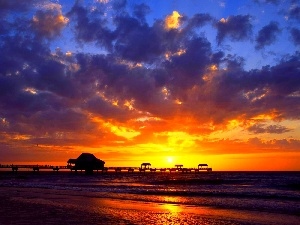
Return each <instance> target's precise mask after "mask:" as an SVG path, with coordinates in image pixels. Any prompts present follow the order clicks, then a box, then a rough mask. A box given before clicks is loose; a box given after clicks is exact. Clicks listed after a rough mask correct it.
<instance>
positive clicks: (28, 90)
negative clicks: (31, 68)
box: [24, 87, 37, 95]
mask: <svg viewBox="0 0 300 225" xmlns="http://www.w3.org/2000/svg"><path fill="white" fill-rule="evenodd" d="M24 91H25V92H28V93H30V94H33V95H36V94H37V90H36V89H35V88H31V87H27V88H25V89H24Z"/></svg>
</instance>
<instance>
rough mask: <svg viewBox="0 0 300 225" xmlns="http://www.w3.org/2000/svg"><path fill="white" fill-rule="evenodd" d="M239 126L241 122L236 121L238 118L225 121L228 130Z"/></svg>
mask: <svg viewBox="0 0 300 225" xmlns="http://www.w3.org/2000/svg"><path fill="white" fill-rule="evenodd" d="M240 126H241V122H240V121H238V120H230V121H228V123H227V129H228V130H231V129H235V128H237V127H240Z"/></svg>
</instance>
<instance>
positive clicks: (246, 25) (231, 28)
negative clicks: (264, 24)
mask: <svg viewBox="0 0 300 225" xmlns="http://www.w3.org/2000/svg"><path fill="white" fill-rule="evenodd" d="M216 27H217V30H218V35H217V42H218V44H221V43H222V42H223V41H224V39H225V38H226V37H228V38H229V39H231V40H234V41H241V40H245V39H247V38H249V35H250V34H251V32H252V24H251V17H250V16H249V15H237V16H229V17H228V18H227V19H224V18H222V19H221V20H220V21H218V22H217V23H216Z"/></svg>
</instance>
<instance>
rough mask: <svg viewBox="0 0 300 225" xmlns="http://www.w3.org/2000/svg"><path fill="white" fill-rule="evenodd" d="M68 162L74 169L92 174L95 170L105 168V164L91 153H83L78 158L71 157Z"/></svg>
mask: <svg viewBox="0 0 300 225" xmlns="http://www.w3.org/2000/svg"><path fill="white" fill-rule="evenodd" d="M67 163H68V167H70V168H71V169H72V170H75V171H77V170H85V173H86V174H92V173H93V170H103V169H104V164H105V162H104V161H102V160H100V159H98V158H96V156H94V155H93V154H91V153H82V154H81V155H80V156H79V157H78V158H77V159H69V160H68V162H67Z"/></svg>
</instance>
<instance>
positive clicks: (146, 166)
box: [139, 163, 151, 172]
mask: <svg viewBox="0 0 300 225" xmlns="http://www.w3.org/2000/svg"><path fill="white" fill-rule="evenodd" d="M150 166H151V163H142V164H141V168H140V169H139V170H140V172H145V171H146V170H149V169H150Z"/></svg>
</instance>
